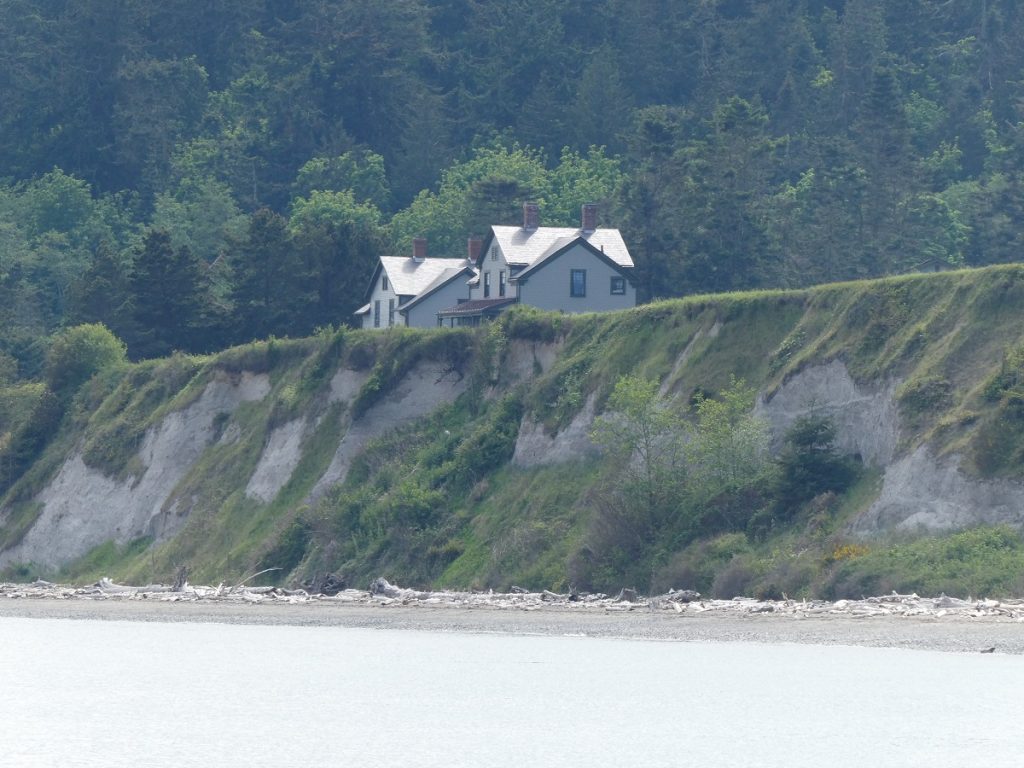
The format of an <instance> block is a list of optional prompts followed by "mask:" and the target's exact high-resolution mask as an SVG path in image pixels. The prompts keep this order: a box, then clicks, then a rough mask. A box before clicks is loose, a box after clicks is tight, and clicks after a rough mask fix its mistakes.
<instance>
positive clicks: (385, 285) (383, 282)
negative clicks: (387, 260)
mask: <svg viewBox="0 0 1024 768" xmlns="http://www.w3.org/2000/svg"><path fill="white" fill-rule="evenodd" d="M380 289H381V290H382V291H386V290H387V289H388V276H387V275H384V276H383V277H382V278H381V279H380Z"/></svg>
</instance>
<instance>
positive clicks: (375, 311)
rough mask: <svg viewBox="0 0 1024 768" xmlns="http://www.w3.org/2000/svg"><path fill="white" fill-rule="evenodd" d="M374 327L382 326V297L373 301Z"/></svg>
mask: <svg viewBox="0 0 1024 768" xmlns="http://www.w3.org/2000/svg"><path fill="white" fill-rule="evenodd" d="M373 327H374V328H380V299H377V300H376V301H374V302H373Z"/></svg>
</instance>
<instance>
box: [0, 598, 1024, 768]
mask: <svg viewBox="0 0 1024 768" xmlns="http://www.w3.org/2000/svg"><path fill="white" fill-rule="evenodd" d="M0 643H2V646H0V651H2V652H0V765H3V766H19V768H20V767H21V766H61V768H64V767H66V766H103V767H104V768H111V767H116V766H132V768H136V767H137V766H147V767H148V766H173V767H174V768H181V767H182V766H228V767H234V766H239V767H240V766H246V768H250V767H251V766H346V768H347V767H350V766H455V765H459V766H559V767H569V768H572V767H575V766H701V767H703V766H786V767H787V768H793V767H794V766H814V768H822V767H823V766H865V765H870V766H871V767H872V768H882V767H883V766H899V767H900V768H906V767H907V766H929V767H930V768H933V767H935V766H958V767H959V766H986V767H988V768H993V767H998V766H1014V768H1016V767H1017V766H1020V765H1021V764H1022V761H1024V752H1022V750H1021V746H1020V740H1019V733H1020V730H1019V729H1020V725H1021V720H1020V719H1021V716H1022V715H1024V658H1021V657H1010V656H999V655H989V656H984V655H980V654H971V655H953V654H940V653H931V652H924V651H901V650H886V649H863V648H843V647H813V646H792V645H790V646H767V645H746V644H696V643H665V642H662V643H655V642H640V641H625V640H597V639H592V638H578V637H534V636H528V637H508V636H499V635H455V634H436V633H427V632H413V631H406V632H401V631H390V630H360V629H347V628H338V627H326V628H309V627H268V626H259V627H255V626H237V625H220V624H153V623H128V622H97V621H61V620H53V619H47V620H40V619H10V618H5V619H0Z"/></svg>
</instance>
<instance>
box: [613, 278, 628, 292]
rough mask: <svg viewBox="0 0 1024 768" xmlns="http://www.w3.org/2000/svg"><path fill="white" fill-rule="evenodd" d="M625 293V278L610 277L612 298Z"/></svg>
mask: <svg viewBox="0 0 1024 768" xmlns="http://www.w3.org/2000/svg"><path fill="white" fill-rule="evenodd" d="M625 292H626V278H624V277H612V296H621V295H622V294H624V293H625Z"/></svg>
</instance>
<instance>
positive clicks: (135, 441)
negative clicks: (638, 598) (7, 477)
mask: <svg viewBox="0 0 1024 768" xmlns="http://www.w3.org/2000/svg"><path fill="white" fill-rule="evenodd" d="M1022 313H1024V270H1021V269H1019V268H1015V267H1006V268H994V269H987V270H978V271H968V272H958V273H947V274H941V275H931V276H915V277H911V278H901V279H892V280H885V281H877V282H870V283H856V284H845V285H837V286H826V287H823V288H820V289H816V290H811V291H802V292H790V293H763V294H744V295H732V296H721V297H715V296H711V297H698V298H694V299H688V300H684V301H675V302H666V303H661V304H656V305H650V306H647V307H641V308H638V309H636V310H633V311H630V312H625V313H615V314H609V315H600V316H584V317H574V318H566V317H557V316H544V315H538V314H534V313H520V314H517V315H514V316H513V317H511V318H507V319H506V320H505V321H503V322H502V323H501V324H500V325H498V326H494V327H492V328H491V329H489V330H488V329H484V330H480V331H478V332H469V331H427V332H412V331H409V332H392V333H382V334H373V333H371V332H338V333H336V334H334V335H333V336H323V337H318V338H315V339H306V340H300V341H271V342H265V343H262V344H252V345H248V346H247V347H242V348H238V349H235V350H228V351H226V352H224V353H222V354H220V355H217V356H214V357H211V358H209V359H188V360H185V361H183V360H182V359H180V358H179V359H174V360H169V361H166V362H165V363H156V364H147V366H143V367H136V368H133V369H127V370H125V371H121V372H118V373H116V374H110V375H108V376H106V377H105V378H104V380H103V381H102V382H100V381H94V382H92V383H91V384H90V385H89V386H88V387H87V388H85V389H84V390H83V391H82V392H80V393H79V396H78V399H77V400H76V402H75V404H74V406H73V407H72V409H71V412H70V413H69V414H68V415H67V416H66V417H65V420H64V422H63V424H62V427H61V434H60V435H59V436H57V438H55V439H54V440H53V441H52V442H51V445H50V448H49V449H48V450H47V452H46V454H44V456H43V457H42V458H41V459H40V460H39V462H38V463H37V466H36V467H35V468H33V471H32V472H30V473H27V474H26V476H25V477H24V478H23V479H22V481H21V482H19V483H18V484H16V485H15V486H14V488H12V489H11V491H10V492H9V493H8V494H7V496H6V497H5V498H4V499H3V502H2V507H0V515H2V516H0V521H2V522H0V533H3V537H2V539H0V541H2V550H0V567H4V568H7V569H8V570H15V569H18V568H20V569H22V570H21V571H20V572H21V573H31V572H36V573H40V574H46V575H53V574H58V573H60V572H61V571H62V569H63V571H64V573H65V574H71V575H72V576H74V575H76V574H80V575H90V576H91V575H93V574H94V573H97V572H99V571H101V570H104V571H111V572H114V573H117V572H121V573H123V574H125V575H126V576H134V577H136V578H138V579H140V580H142V579H150V578H152V579H159V578H167V572H169V571H170V570H172V569H173V567H175V566H177V565H188V566H189V567H190V568H191V569H192V571H193V573H194V574H203V575H208V576H209V577H210V578H233V577H235V576H240V575H242V574H243V573H244V572H247V571H249V570H251V569H255V568H257V567H260V566H265V567H275V566H276V567H280V568H282V569H283V571H284V573H283V574H279V575H278V577H277V580H279V581H280V580H285V579H288V578H291V579H293V580H298V579H299V578H301V577H310V576H312V575H315V573H317V572H320V571H330V570H347V571H349V572H350V573H354V574H356V575H359V574H361V573H362V572H363V571H366V572H371V571H372V570H374V569H376V570H379V571H380V572H388V573H390V574H391V575H392V576H393V577H394V578H397V579H401V578H402V577H403V575H404V574H406V573H408V574H412V577H411V578H415V579H418V580H420V581H424V580H431V581H434V582H438V583H442V584H450V585H455V584H470V585H483V584H488V583H498V582H501V581H502V580H508V579H513V578H521V579H533V580H535V581H547V582H549V583H565V581H566V577H565V576H564V574H565V573H566V571H567V569H568V567H569V565H568V563H569V560H571V558H572V556H573V552H574V551H575V549H578V547H579V545H580V541H581V537H582V536H583V533H582V532H583V531H584V530H585V529H586V525H587V520H588V516H589V515H590V514H591V513H592V508H593V498H592V495H591V494H592V491H593V488H594V487H595V485H596V484H597V483H598V482H599V480H600V478H601V476H602V475H607V473H608V472H609V471H611V469H610V468H608V467H603V465H602V464H601V461H602V460H601V457H600V455H599V452H598V450H597V448H596V447H595V446H594V444H593V443H592V442H591V439H590V431H591V428H592V426H593V423H594V419H595V418H596V417H597V416H598V415H599V414H600V413H602V411H603V410H604V405H605V402H606V400H607V397H608V394H609V392H610V391H611V388H612V386H613V385H614V382H615V380H616V379H617V378H618V377H619V376H621V375H623V374H625V373H638V374H640V375H643V376H645V377H647V378H653V379H657V380H658V381H660V382H661V392H662V394H663V395H664V396H665V397H666V398H670V399H672V400H673V401H674V402H675V403H676V404H677V405H678V407H680V408H685V407H687V404H688V403H689V402H690V401H691V398H692V397H693V395H694V393H695V392H702V393H712V394H713V393H715V392H717V391H719V390H720V389H722V388H723V387H724V386H725V385H726V383H727V382H728V380H729V377H730V376H732V375H734V376H738V377H741V378H744V379H745V380H746V381H747V382H749V383H750V384H752V385H754V386H755V387H756V388H757V389H758V391H759V395H758V400H757V405H756V411H757V413H758V415H760V416H761V417H763V418H764V419H765V420H766V421H767V422H768V423H769V424H770V427H771V431H772V435H773V439H774V442H775V444H776V446H778V444H779V443H780V442H781V439H782V436H783V435H784V434H785V433H786V430H787V429H788V428H789V427H790V426H791V425H792V424H793V422H794V421H795V420H796V419H797V418H798V417H799V416H801V415H805V414H808V413H811V412H814V413H816V414H819V415H824V416H827V417H828V418H829V419H830V421H831V422H832V423H833V424H834V426H835V427H836V446H837V448H838V449H839V450H840V451H841V452H842V453H844V454H847V455H850V456H856V457H858V458H859V460H860V461H861V462H862V464H863V465H864V466H865V467H866V468H867V469H868V471H869V472H872V473H873V475H872V477H874V478H876V480H875V482H874V485H873V486H872V487H871V488H870V489H869V490H868V491H867V492H865V491H864V490H863V489H861V491H860V492H859V493H860V495H859V496H858V498H857V500H856V502H853V501H851V503H850V505H848V507H849V508H848V509H847V516H846V517H845V518H843V519H842V520H841V522H840V523H839V524H838V528H837V530H838V533H837V535H840V534H841V535H842V536H843V537H844V540H847V539H848V540H849V541H861V542H865V546H874V545H873V544H872V542H878V541H881V540H886V539H887V538H890V537H892V536H893V535H895V534H897V533H899V534H901V535H903V534H906V535H917V534H921V533H925V532H936V531H953V530H959V529H963V528H969V527H972V526H976V525H979V524H1009V525H1011V526H1013V527H1017V528H1020V527H1022V526H1024V484H1022V482H1021V479H1020V478H1021V474H1022V470H1024V466H1022V465H1021V460H1020V457H1021V455H1022V454H1021V453H1015V452H1017V451H1019V450H1020V448H1021V446H1019V445H1018V442H1019V438H1018V437H1017V432H1018V430H1017V426H1018V425H1017V406H1016V391H1017V389H1016V388H1017V386H1018V378H1017V374H1018V371H1017V370H1016V367H1015V366H1016V365H1017V363H1016V362H1015V361H1017V360H1018V358H1020V357H1022V356H1020V355H1018V354H1017V351H1018V350H1019V349H1020V347H1021V344H1022V343H1024V338H1022V330H1021V326H1020V324H1019V318H1020V317H1021V316H1022ZM172 369H173V371H177V373H176V374H175V375H176V376H177V379H175V378H174V377H173V376H172V375H171V373H172V372H173V371H172ZM1020 373H1021V379H1020V381H1024V371H1021V372H1020ZM172 380H173V381H176V382H178V383H177V384H174V385H168V383H167V382H169V381H172ZM158 381H159V382H162V383H163V385H164V386H163V389H162V390H159V392H162V393H163V394H162V395H159V396H158V395H151V396H150V395H146V393H152V392H157V391H158V390H157V389H154V387H155V386H156V383H157V382H158ZM175 387H176V388H175ZM411 456H412V457H415V461H413V460H412V459H410V457H411ZM389 463H390V464H391V466H390V467H389V466H388V465H389ZM410 467H413V469H409V468H410ZM389 470H391V471H389ZM416 472H420V473H428V472H436V473H437V475H436V478H434V479H431V480H425V481H422V482H421V480H422V478H417V477H415V476H414V475H415V473H416ZM403 473H404V475H403ZM368 478H369V479H368ZM375 494H376V496H375ZM438 494H441V495H438ZM377 497H380V498H384V497H387V498H388V499H390V501H389V502H388V504H389V506H387V510H385V511H383V512H382V511H380V510H378V511H376V512H373V511H372V510H374V509H377V508H376V507H373V504H374V503H377V502H378V501H379V499H378V498H377ZM346 505H348V506H346ZM378 506H379V505H378ZM346 510H347V511H346ZM395 531H402V532H403V533H402V537H404V538H402V540H401V544H399V543H396V534H395V533H394V532H395ZM389 537H390V538H389ZM560 569H561V573H562V576H561V577H560V576H559V571H560Z"/></svg>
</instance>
